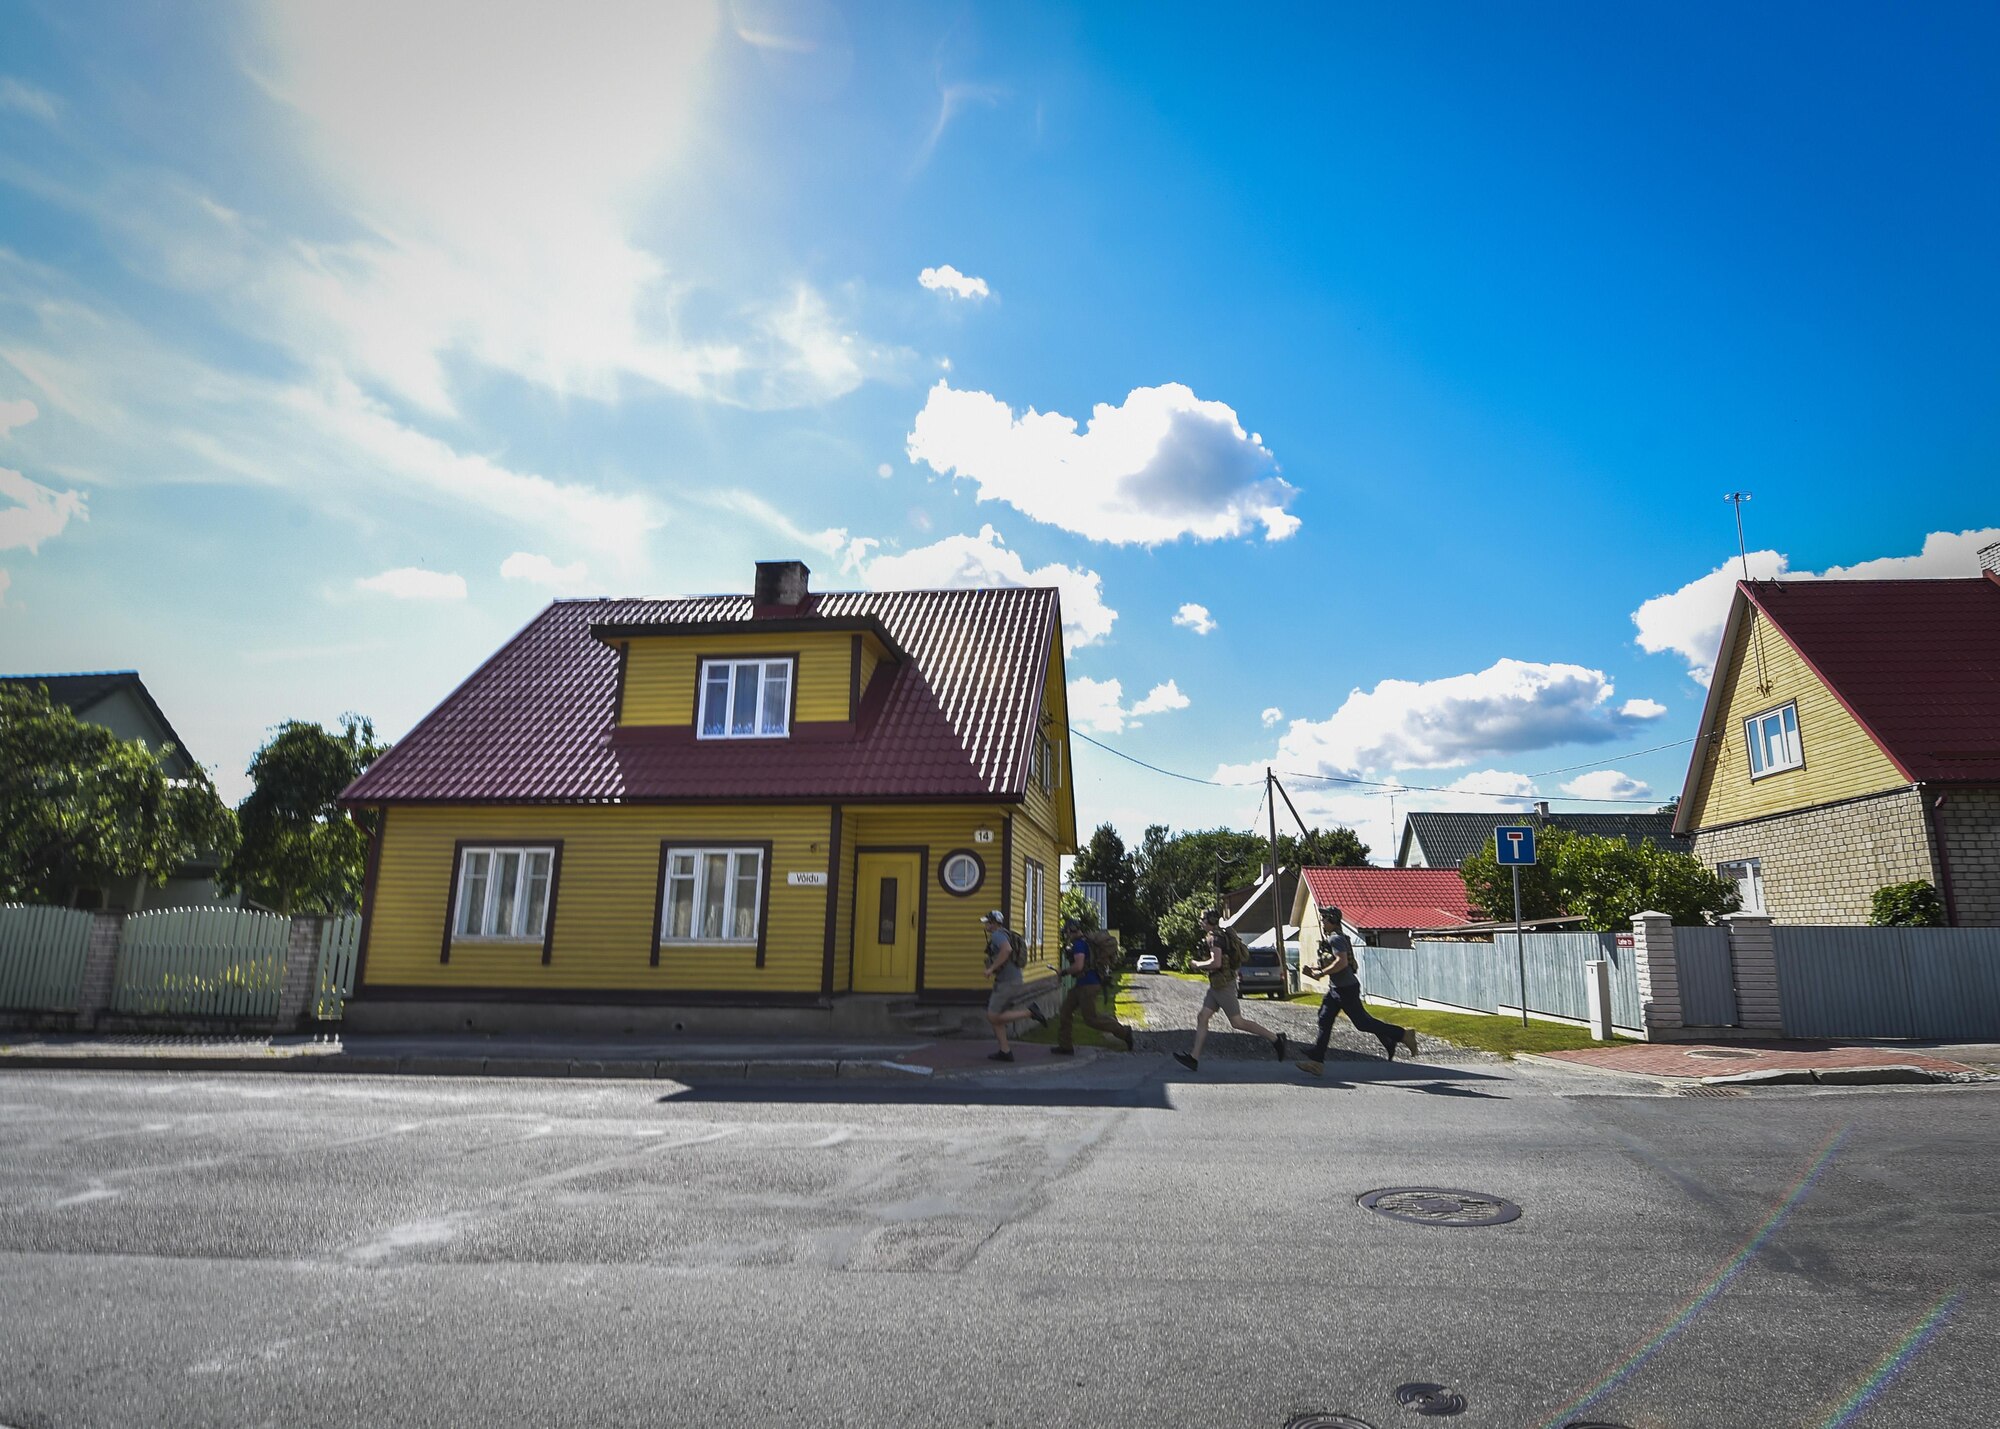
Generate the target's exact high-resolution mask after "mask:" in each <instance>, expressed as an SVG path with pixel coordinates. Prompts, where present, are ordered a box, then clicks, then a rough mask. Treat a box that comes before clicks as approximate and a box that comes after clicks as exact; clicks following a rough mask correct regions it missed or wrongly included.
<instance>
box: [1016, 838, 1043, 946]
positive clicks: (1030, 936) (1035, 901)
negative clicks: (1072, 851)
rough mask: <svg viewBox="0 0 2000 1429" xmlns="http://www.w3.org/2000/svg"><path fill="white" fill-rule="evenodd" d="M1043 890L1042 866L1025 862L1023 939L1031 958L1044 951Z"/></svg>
mask: <svg viewBox="0 0 2000 1429" xmlns="http://www.w3.org/2000/svg"><path fill="white" fill-rule="evenodd" d="M1042 890H1043V878H1042V866H1041V865H1040V864H1039V863H1036V862H1035V861H1034V860H1033V859H1032V858H1031V859H1027V860H1025V862H1024V865H1023V868H1022V872H1021V938H1022V940H1023V941H1024V942H1026V943H1027V945H1028V953H1029V955H1030V956H1035V955H1037V954H1039V953H1040V952H1041V951H1042V909H1043V904H1042Z"/></svg>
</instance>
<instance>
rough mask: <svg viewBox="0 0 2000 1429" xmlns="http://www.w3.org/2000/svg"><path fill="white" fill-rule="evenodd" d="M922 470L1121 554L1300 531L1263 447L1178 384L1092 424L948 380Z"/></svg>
mask: <svg viewBox="0 0 2000 1429" xmlns="http://www.w3.org/2000/svg"><path fill="white" fill-rule="evenodd" d="M908 445H909V454H910V459H911V460H912V461H923V462H928V463H929V464H930V466H931V468H932V469H933V470H935V471H938V472H941V473H945V474H948V475H953V476H956V477H963V478H965V479H967V480H969V481H971V482H972V483H973V484H974V485H975V486H976V487H977V488H978V499H979V500H981V501H1004V502H1007V503H1008V504H1009V505H1011V506H1013V507H1015V508H1016V509H1018V510H1020V511H1021V512H1023V513H1024V514H1026V515H1028V516H1031V517H1033V518H1034V519H1035V520H1037V521H1042V522H1046V523H1048V524H1049V525H1052V526H1059V527H1061V528H1062V529H1063V530H1066V531H1074V532H1076V533H1078V534H1079V535H1084V536H1088V537H1090V538H1091V539H1092V540H1097V541H1108V542H1112V543H1114V544H1127V543H1136V544H1141V545H1149V546H1150V545H1158V544H1160V543H1161V542H1164V541H1173V540H1177V539H1179V538H1180V537H1183V536H1192V537H1194V538H1195V539H1197V540H1203V541H1212V540H1219V539H1222V538H1224V537H1231V536H1241V535H1244V534H1247V533H1249V532H1251V531H1253V530H1255V529H1256V528H1257V527H1258V526H1260V525H1261V526H1262V527H1263V530H1264V536H1265V539H1266V540H1271V541H1277V540H1282V539H1283V538H1285V537H1287V536H1289V535H1291V534H1292V533H1293V532H1294V531H1296V530H1298V528H1299V519H1298V517H1296V516H1294V515H1292V514H1291V513H1290V512H1288V511H1287V510H1285V507H1286V505H1287V504H1288V503H1289V502H1290V501H1291V500H1292V498H1293V497H1294V496H1296V495H1297V494H1298V493H1297V491H1296V489H1295V488H1293V487H1292V486H1290V485H1289V484H1287V483H1286V482H1285V481H1284V480H1283V479H1282V478H1280V477H1279V476H1278V474H1277V470H1278V465H1277V459H1276V458H1275V457H1274V456H1273V455H1272V454H1271V451H1270V449H1269V448H1267V447H1266V446H1265V445H1264V443H1263V439H1262V438H1261V437H1259V436H1258V435H1257V434H1256V433H1254V432H1246V431H1244V429H1243V427H1242V425H1241V424H1240V423H1239V422H1238V421H1237V419H1236V413H1235V412H1234V411H1232V410H1231V409H1230V408H1229V407H1227V406H1225V405H1224V404H1222V403H1221V402H1204V401H1202V400H1201V399H1200V398H1198V397H1196V396H1195V394H1194V393H1193V392H1191V391H1190V390H1188V388H1186V387H1184V386H1182V385H1181V384H1179V383H1169V384H1167V385H1165V386H1162V387H1140V388H1136V389H1134V390H1133V391H1132V392H1131V394H1130V395H1128V396H1127V397H1126V399H1125V401H1124V403H1123V404H1122V405H1120V406H1117V407H1113V406H1110V405H1108V404H1104V403H1099V404H1098V405H1097V406H1096V407H1095V408H1094V409H1093V410H1092V413H1091V418H1090V422H1089V424H1088V425H1087V426H1086V427H1085V428H1084V430H1083V431H1081V432H1079V431H1078V430H1077V423H1076V421H1075V420H1074V419H1073V418H1070V417H1065V416H1063V415H1062V414H1061V413H1060V412H1046V413H1044V412H1037V411H1035V410H1033V409H1032V408H1030V409H1029V410H1028V411H1027V412H1025V413H1023V414H1022V415H1021V416H1019V417H1016V416H1015V415H1014V412H1013V409H1012V408H1010V407H1009V406H1008V405H1007V404H1006V403H1005V402H1002V401H1001V400H1000V399H999V398H997V397H994V396H992V395H990V394H989V393H985V392H967V391H959V390H958V389H956V388H954V387H952V386H951V385H950V383H949V382H945V381H940V382H939V383H938V384H937V385H936V386H934V387H932V388H931V390H930V395H929V397H928V398H927V399H926V400H925V402H924V407H923V410H922V411H921V412H919V413H918V414H917V418H916V421H915V423H914V424H913V425H912V427H911V429H910V435H909V443H908Z"/></svg>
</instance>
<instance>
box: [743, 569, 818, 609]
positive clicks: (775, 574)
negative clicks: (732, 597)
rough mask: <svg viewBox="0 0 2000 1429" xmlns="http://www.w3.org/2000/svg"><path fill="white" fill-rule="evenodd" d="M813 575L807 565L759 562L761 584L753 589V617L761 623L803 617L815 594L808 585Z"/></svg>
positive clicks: (759, 581)
mask: <svg viewBox="0 0 2000 1429" xmlns="http://www.w3.org/2000/svg"><path fill="white" fill-rule="evenodd" d="M811 578H812V572H811V571H810V570H808V569H807V568H806V563H805V562H804V561H759V562H757V584H756V585H755V586H754V587H753V588H752V589H753V593H752V595H751V597H750V603H751V606H752V607H753V608H752V610H751V614H752V615H753V616H755V617H757V618H758V619H769V618H772V617H777V616H786V615H803V614H805V610H806V605H807V602H809V601H810V600H811V599H812V592H811V590H810V588H809V587H808V584H807V582H808V581H809V580H810V579H811Z"/></svg>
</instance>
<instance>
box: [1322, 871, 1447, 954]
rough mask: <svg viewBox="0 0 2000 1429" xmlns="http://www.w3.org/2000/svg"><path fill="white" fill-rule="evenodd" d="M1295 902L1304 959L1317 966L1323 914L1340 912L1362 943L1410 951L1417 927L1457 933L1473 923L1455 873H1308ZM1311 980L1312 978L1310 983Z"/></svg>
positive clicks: (1347, 927) (1351, 934) (1346, 929)
mask: <svg viewBox="0 0 2000 1429" xmlns="http://www.w3.org/2000/svg"><path fill="white" fill-rule="evenodd" d="M1302 872H1303V874H1304V877H1302V878H1301V879H1300V880H1299V891H1298V894H1297V896H1296V897H1295V898H1294V899H1293V901H1292V921H1293V922H1294V923H1296V924H1297V925H1298V929H1299V948H1300V955H1301V957H1302V959H1303V960H1304V961H1305V962H1307V963H1310V962H1312V961H1314V959H1315V956H1316V949H1317V947H1318V941H1319V936H1320V926H1321V918H1322V915H1325V914H1328V913H1330V912H1332V911H1333V910H1336V909H1337V910H1339V914H1340V921H1341V930H1342V931H1343V932H1345V933H1346V934H1347V936H1348V937H1350V938H1352V939H1354V940H1355V941H1356V942H1357V943H1367V944H1369V945H1370V946H1372V947H1377V948H1407V947H1409V946H1410V930H1411V929H1412V928H1455V927H1457V926H1458V925H1460V924H1461V923H1469V922H1471V921H1472V911H1471V909H1470V908H1469V907H1468V906H1467V902H1466V897H1465V880H1464V878H1462V877H1460V876H1459V872H1458V870H1457V869H1455V868H1308V869H1304V870H1302ZM1308 981H1310V979H1308Z"/></svg>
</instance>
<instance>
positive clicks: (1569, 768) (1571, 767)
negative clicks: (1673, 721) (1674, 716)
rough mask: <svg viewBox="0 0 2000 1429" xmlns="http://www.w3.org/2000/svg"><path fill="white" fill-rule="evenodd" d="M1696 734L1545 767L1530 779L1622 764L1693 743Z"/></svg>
mask: <svg viewBox="0 0 2000 1429" xmlns="http://www.w3.org/2000/svg"><path fill="white" fill-rule="evenodd" d="M1694 741H1695V736H1694V735H1689V736H1688V737H1687V738H1686V739H1677V740H1675V741H1673V743H1671V744H1656V745H1654V746H1653V747H1652V748H1651V749H1628V750H1626V751H1625V753H1623V754H1614V755H1612V756H1611V757H1610V758H1609V759H1593V760H1591V762H1590V763H1588V764H1565V765H1564V766H1563V767H1562V768H1560V769H1544V770H1543V771H1542V772H1541V773H1539V774H1530V775H1529V776H1528V777H1529V778H1530V779H1546V778H1548V777H1549V776H1550V775H1551V774H1574V773H1575V772H1576V771H1577V770H1579V769H1596V768H1598V767H1600V766H1602V765H1605V764H1621V763H1623V762H1624V761H1625V760H1627V759H1637V758H1638V757H1639V756H1640V755H1642V754H1658V753H1659V752H1660V751H1661V750H1663V749H1678V748H1680V747H1681V746H1682V745H1683V744H1693V743H1694Z"/></svg>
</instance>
